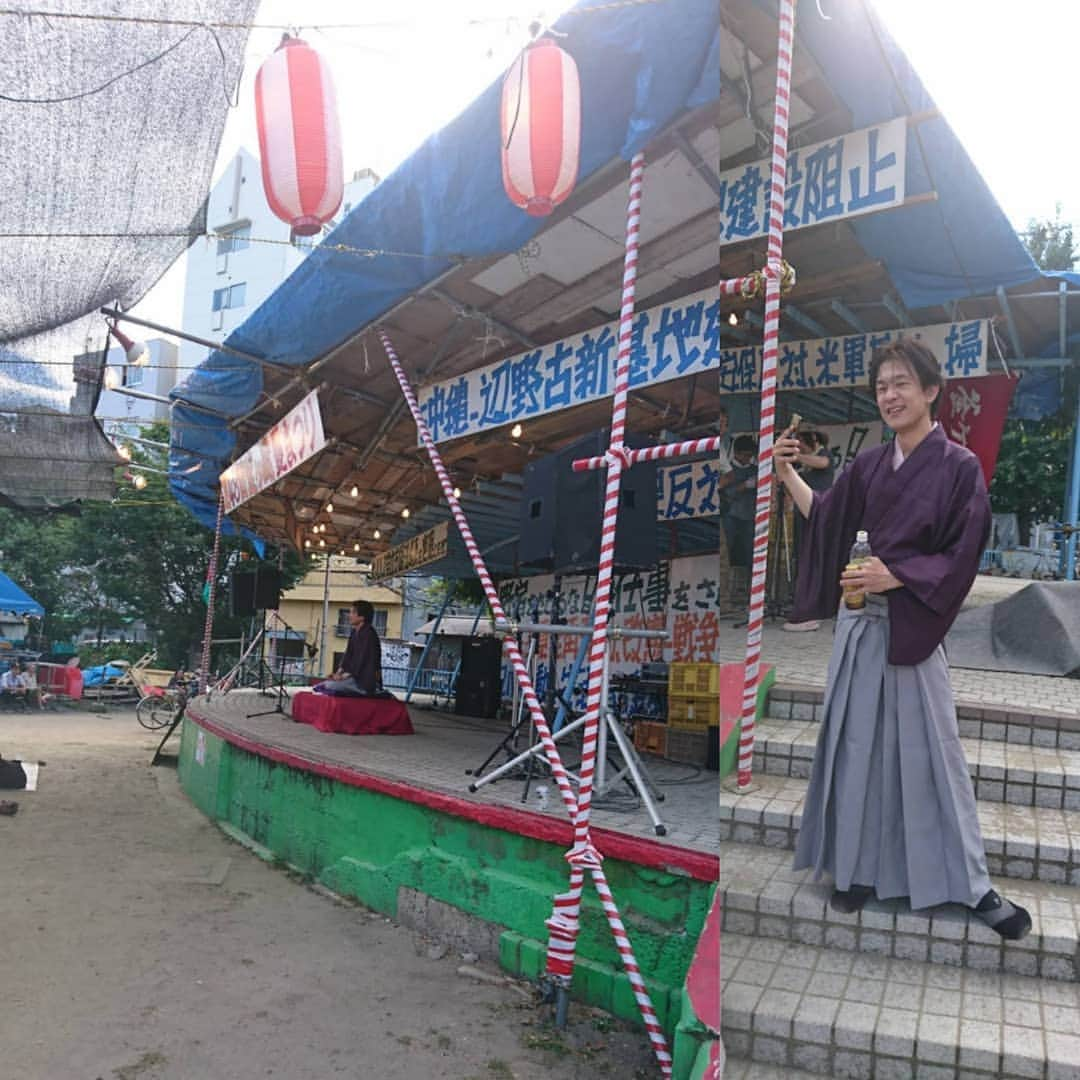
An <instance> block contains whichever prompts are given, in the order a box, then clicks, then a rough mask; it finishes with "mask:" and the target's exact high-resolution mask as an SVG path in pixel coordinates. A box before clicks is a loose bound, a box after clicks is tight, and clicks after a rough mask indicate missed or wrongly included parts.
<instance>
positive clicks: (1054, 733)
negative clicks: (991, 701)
mask: <svg viewBox="0 0 1080 1080" xmlns="http://www.w3.org/2000/svg"><path fill="white" fill-rule="evenodd" d="M1078 694H1080V689H1078ZM824 700H825V692H824V690H821V689H819V688H816V687H797V686H793V685H789V684H779V683H778V684H776V685H775V686H773V688H772V690H770V691H769V700H768V702H767V704H766V709H765V714H766V716H767V717H768V718H769V719H770V720H806V721H813V722H819V721H820V720H821V718H822V715H823V714H824V711H825V708H824V704H823V703H824ZM956 716H957V722H958V724H959V727H960V734H961V736H962V737H964V738H968V739H984V740H986V741H987V742H1007V743H1012V744H1014V745H1017V746H1040V747H1056V748H1058V749H1060V750H1080V716H1071V715H1062V714H1060V713H1051V712H1045V711H1043V710H1040V709H1025V710H1023V711H1017V710H1016V709H1001V708H995V707H993V706H988V705H976V704H968V703H965V702H963V701H959V702H957V705H956Z"/></svg>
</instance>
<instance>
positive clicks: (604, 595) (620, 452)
mask: <svg viewBox="0 0 1080 1080" xmlns="http://www.w3.org/2000/svg"><path fill="white" fill-rule="evenodd" d="M644 176H645V155H644V154H643V153H641V152H639V153H637V154H635V155H634V157H633V160H632V161H631V162H630V193H629V200H628V204H627V209H626V246H625V254H624V257H623V287H622V304H621V306H620V310H619V351H618V359H617V362H616V365H615V394H614V397H613V399H612V405H611V441H610V444H609V447H608V452H607V453H606V454H605V455H604V458H603V460H604V462H605V463H606V465H607V477H606V485H605V489H604V512H603V520H602V523H601V527H600V557H599V563H598V567H597V578H596V592H595V594H594V599H593V632H592V641H591V642H590V645H589V677H588V690H587V693H586V701H585V729H584V736H583V740H582V748H581V768H580V771H579V773H578V779H579V783H578V801H577V820H576V821H575V823H574V847H573V849H572V850H571V851H570V852H569V853H568V854H567V859H568V861H569V862H570V867H571V870H570V888H569V890H568V892H566V893H564V894H563V895H562V897H560V900H561V901H563V903H562V905H561V906H560V908H561V909H557V911H556V913H555V914H554V915H553V916H552V920H551V922H552V923H554V924H555V926H554V929H555V930H556V931H557V930H560V929H561V928H562V923H563V921H565V922H566V923H568V924H569V925H572V926H575V927H576V925H577V922H578V919H579V916H580V905H581V892H582V887H583V882H584V873H585V871H586V870H587V871H588V872H589V873H590V874H591V875H592V878H593V884H594V885H595V887H596V891H597V893H598V895H599V897H600V902H601V904H602V905H603V908H604V913H605V914H606V915H607V917H608V922H609V923H610V925H611V929H612V933H613V934H614V935H615V944H616V947H617V948H618V950H619V955H620V957H621V959H622V963H623V968H624V970H625V971H626V974H627V977H628V978H629V980H630V985H631V987H632V989H633V991H634V997H635V999H636V1001H637V1003H638V1009H639V1010H640V1011H641V1016H642V1019H643V1021H644V1023H645V1029H646V1031H647V1032H648V1033H649V1039H650V1040H651V1042H652V1045H653V1052H654V1053H655V1054H656V1059H657V1061H658V1062H659V1064H660V1069H661V1072H662V1073H663V1075H664V1076H665V1077H666V1076H670V1075H671V1055H670V1053H669V1052H668V1047H667V1040H666V1039H665V1038H664V1032H663V1029H662V1028H661V1027H660V1023H659V1021H658V1020H657V1017H656V1011H655V1009H654V1008H653V1004H652V1000H651V999H650V997H649V993H648V991H647V990H646V989H645V982H644V980H643V979H642V977H641V972H640V970H639V968H638V966H637V961H636V960H635V958H634V953H633V949H632V947H631V945H630V940H629V938H628V937H627V936H626V928H625V927H624V926H623V924H622V920H621V919H620V918H619V913H618V909H617V908H616V907H615V902H614V899H613V897H612V895H611V891H610V890H609V889H608V886H607V881H606V879H605V877H604V874H603V870H602V869H601V865H600V855H599V853H598V852H597V851H596V848H595V847H594V846H593V843H592V840H591V838H590V835H589V816H590V812H591V810H592V794H593V780H594V778H595V775H596V764H597V761H596V758H597V746H598V743H599V733H600V725H601V723H603V722H604V718H603V709H604V706H605V703H604V700H603V694H604V666H605V660H606V656H607V641H608V624H609V622H610V618H611V583H612V577H613V573H614V567H615V530H616V525H617V523H618V516H619V489H620V486H621V483H622V474H623V470H624V469H626V468H628V467H629V466H630V465H631V464H632V460H631V454H630V452H629V451H628V450H627V449H626V447H625V446H624V441H625V436H626V409H627V399H628V396H629V390H630V343H631V338H632V335H633V325H634V299H635V294H636V286H637V270H638V251H639V248H640V233H641V188H642V182H643V180H644ZM560 916H561V917H560ZM551 928H552V927H551V926H550V925H549V929H551ZM556 944H557V947H558V950H559V952H558V959H559V962H560V963H563V964H565V963H566V961H567V960H568V961H569V965H570V969H571V970H573V949H574V944H575V942H574V939H573V938H572V937H570V936H569V935H566V936H565V938H563V939H560V940H558V941H557V942H556ZM549 947H550V946H549Z"/></svg>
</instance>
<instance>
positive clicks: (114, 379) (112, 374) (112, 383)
mask: <svg viewBox="0 0 1080 1080" xmlns="http://www.w3.org/2000/svg"><path fill="white" fill-rule="evenodd" d="M119 385H120V376H119V375H118V374H117V373H116V368H114V367H107V368H106V369H105V389H106V390H115V389H116V388H117V387H118V386H119Z"/></svg>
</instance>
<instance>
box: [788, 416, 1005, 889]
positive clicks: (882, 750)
mask: <svg viewBox="0 0 1080 1080" xmlns="http://www.w3.org/2000/svg"><path fill="white" fill-rule="evenodd" d="M892 456H893V447H892V446H882V447H875V448H874V449H873V450H868V451H866V452H865V453H862V454H860V455H859V456H858V458H856V460H855V462H854V464H853V465H852V466H851V467H850V468H849V469H848V470H847V471H846V472H845V473H844V474H843V475H842V476H841V477H840V479H839V480H838V481H837V483H836V484H835V485H834V486H833V487H832V488H831V489H830V490H829V491H827V492H825V493H824V494H820V495H819V494H816V493H815V495H814V502H813V506H812V508H811V513H810V518H809V520H808V522H807V527H806V533H805V539H804V541H803V546H802V550H801V553H800V554H801V559H800V574H799V581H798V591H797V603H796V611H795V614H794V615H793V618H795V619H796V620H798V619H807V618H827V617H830V616H832V615H834V614H836V613H837V608H838V606H839V604H840V592H841V590H840V585H839V579H840V574H841V572H842V570H843V568H844V565H845V564H846V562H847V558H848V553H849V551H850V549H851V545H852V543H853V542H854V539H855V533H856V531H857V530H859V529H866V530H867V532H868V533H869V534H870V547H871V550H872V551H873V552H874V554H875V555H877V556H878V558H880V559H881V560H882V561H883V562H884V563H885V565H886V566H887V567H888V568H889V569H890V570H891V571H892V573H893V575H894V576H895V577H896V578H898V579H899V580H900V581H902V582H903V583H904V585H903V588H899V589H893V590H891V591H890V592H887V593H885V594H884V595H871V596H868V597H867V601H866V607H865V608H863V609H861V610H860V611H849V610H848V609H847V608H845V607H842V606H840V607H839V616H838V618H837V624H836V640H835V643H834V645H833V652H832V657H831V659H830V662H829V677H828V684H827V687H826V691H825V715H824V718H823V719H822V723H821V732H820V734H819V736H818V742H817V748H816V750H815V754H814V762H813V766H812V768H811V773H810V782H809V786H808V788H807V793H806V798H805V800H804V802H803V806H802V808H801V814H802V825H801V828H800V831H799V836H798V840H797V842H796V846H795V869H803V868H811V869H813V870H814V871H815V872H816V874H818V875H820V874H822V873H827V874H829V875H830V876H831V877H832V879H833V881H834V883H835V885H836V887H837V888H839V889H844V890H846V889H849V888H850V887H851V886H852V885H864V886H871V887H873V888H874V890H875V891H876V893H877V896H878V897H879V898H880V899H886V898H890V897H904V896H907V897H910V899H911V906H912V907H913V908H923V907H931V906H933V905H936V904H941V903H945V902H950V901H951V902H954V903H961V904H967V905H973V904H975V903H977V902H978V901H979V900H980V899H981V898H982V897H983V896H984V895H985V894H986V892H987V891H988V890H989V889H990V878H989V875H988V873H987V867H986V854H985V851H984V848H983V842H982V834H981V830H980V827H979V819H978V809H977V806H976V802H975V794H974V791H973V789H972V785H971V779H970V776H969V773H968V766H967V762H966V761H965V759H964V752H963V748H962V746H961V743H960V739H959V736H958V732H957V723H956V709H955V707H954V704H953V696H952V688H951V686H950V684H949V669H948V666H947V664H946V662H945V653H944V650H943V649H942V647H941V642H942V639H943V638H944V637H945V633H946V631H947V630H948V629H949V626H950V625H951V624H952V621H953V619H954V618H955V617H956V614H957V612H958V611H959V610H960V605H961V603H962V602H963V599H964V597H965V596H966V595H967V592H968V589H969V588H970V587H971V583H972V581H973V580H974V578H975V573H976V571H977V570H978V566H979V557H980V555H981V552H982V549H983V545H984V544H985V543H986V538H987V535H988V533H989V528H990V510H989V504H988V500H987V496H986V487H985V485H984V483H983V478H982V470H981V469H980V467H979V463H978V460H977V459H976V458H975V456H974V455H973V454H972V453H970V452H969V451H968V450H965V449H964V448H963V447H960V446H957V445H955V444H954V443H951V442H949V441H948V440H947V439H946V437H945V435H944V433H943V432H942V431H941V429H940V428H935V429H934V430H932V431H931V432H930V434H929V435H927V437H926V438H925V439H924V440H923V441H922V442H921V443H920V444H919V445H918V446H917V447H916V448H915V450H914V451H912V453H911V454H910V455H909V456H908V458H907V460H905V461H904V462H903V464H902V465H901V466H900V468H898V469H896V470H895V471H894V470H893V461H892Z"/></svg>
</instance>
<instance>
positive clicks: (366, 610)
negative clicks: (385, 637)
mask: <svg viewBox="0 0 1080 1080" xmlns="http://www.w3.org/2000/svg"><path fill="white" fill-rule="evenodd" d="M374 618H375V609H374V608H373V607H372V606H371V604H370V603H368V601H367V600H357V601H356V603H355V604H353V606H352V608H351V610H350V611H349V623H350V625H351V626H352V633H350V634H349V644H348V645H347V646H346V648H345V655H344V657H342V660H341V668H340V669H339V670H338V671H335V672H334V676H333V678H332V679H328V680H327V681H326V682H322V683H319V685H318V686H316V687H315V689H316V690H319V691H321V692H322V693H324V694H344V695H349V694H374V693H377V692H378V691H380V690H381V689H382V646H381V645H380V644H379V635H378V634H377V633H375V627H374V626H372V625H371V623H372V620H373V619H374Z"/></svg>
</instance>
